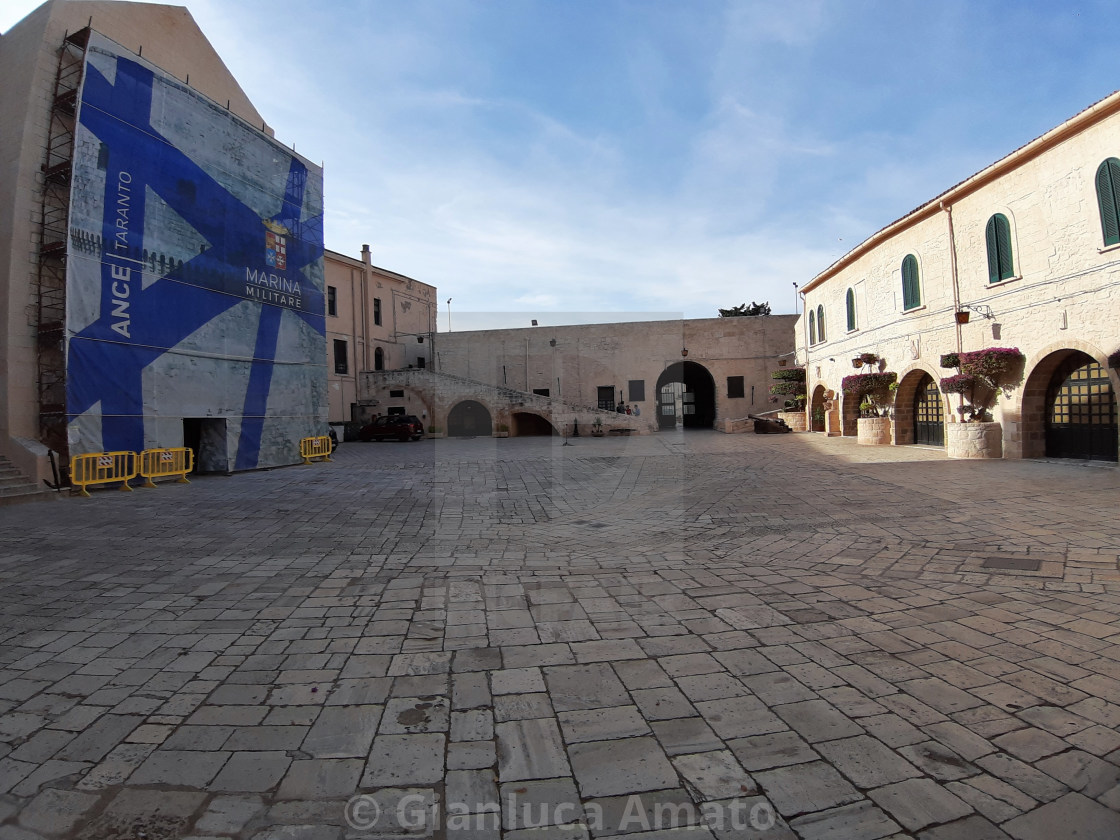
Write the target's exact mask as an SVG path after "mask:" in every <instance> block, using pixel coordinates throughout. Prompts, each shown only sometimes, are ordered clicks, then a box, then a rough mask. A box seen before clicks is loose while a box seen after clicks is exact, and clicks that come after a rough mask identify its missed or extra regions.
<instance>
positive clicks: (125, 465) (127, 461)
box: [70, 452, 137, 498]
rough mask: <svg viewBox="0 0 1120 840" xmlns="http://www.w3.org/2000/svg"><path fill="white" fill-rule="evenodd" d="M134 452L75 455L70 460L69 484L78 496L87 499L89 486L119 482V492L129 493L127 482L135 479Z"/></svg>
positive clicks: (135, 460) (129, 488)
mask: <svg viewBox="0 0 1120 840" xmlns="http://www.w3.org/2000/svg"><path fill="white" fill-rule="evenodd" d="M136 467H137V458H136V453H135V452H91V453H89V454H87V455H75V456H73V457H72V458H71V459H70V483H71V484H73V485H74V486H75V487H77V488H78V495H80V496H85V497H87V498H89V491H88V490H87V489H86V488H87V487H88V486H89V485H91V484H109V483H110V482H113V481H119V482H121V487H120V489H121V490H128V491H130V492H131V490H132V488H131V487H129V486H128V482H129V481H131V480H132V479H134V478H136Z"/></svg>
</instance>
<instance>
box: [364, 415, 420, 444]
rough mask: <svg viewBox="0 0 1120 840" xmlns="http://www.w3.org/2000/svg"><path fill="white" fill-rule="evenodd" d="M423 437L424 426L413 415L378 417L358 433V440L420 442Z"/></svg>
mask: <svg viewBox="0 0 1120 840" xmlns="http://www.w3.org/2000/svg"><path fill="white" fill-rule="evenodd" d="M422 437H424V424H423V423H421V422H420V418H419V417H416V416H415V415H413V414H389V415H387V416H385V417H378V418H377V419H376V420H374V421H373V422H372V423H369V424H367V425H365V426H362V428H361V429H360V430H359V431H358V440H364V441H370V440H385V438H396V439H397V440H408V439H410V438H411V439H412V440H420V438H422Z"/></svg>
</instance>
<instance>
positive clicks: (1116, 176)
mask: <svg viewBox="0 0 1120 840" xmlns="http://www.w3.org/2000/svg"><path fill="white" fill-rule="evenodd" d="M1117 188H1120V160H1117V159H1116V158H1109V159H1108V160H1106V161H1105V162H1104V163H1102V164H1101V165H1100V168H1099V169H1097V204H1098V205H1099V207H1100V211H1101V232H1102V233H1103V234H1104V244H1105V246H1108V245H1120V201H1117V196H1116V192H1117Z"/></svg>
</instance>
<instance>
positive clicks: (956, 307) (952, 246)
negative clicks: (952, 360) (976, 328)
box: [939, 201, 962, 353]
mask: <svg viewBox="0 0 1120 840" xmlns="http://www.w3.org/2000/svg"><path fill="white" fill-rule="evenodd" d="M939 204H940V206H941V209H942V210H944V211H945V218H946V219H948V221H949V276H950V278H951V279H952V281H953V328H954V329H955V330H956V333H957V352H958V353H960V352H961V349H962V345H961V325H960V323H959V322H958V321H957V313H958V312H959V311H960V309H961V289H960V283H959V282H958V280H957V238H956V235H955V233H954V231H953V207H952V205H949V204H946V203H945V202H944V201H942V202H939Z"/></svg>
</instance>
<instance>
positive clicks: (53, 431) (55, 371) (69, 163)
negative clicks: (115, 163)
mask: <svg viewBox="0 0 1120 840" xmlns="http://www.w3.org/2000/svg"><path fill="white" fill-rule="evenodd" d="M89 35H90V29H89V27H88V26H87V27H86V28H85V29H81V30H79V31H78V32H74V33H72V34H68V35H67V36H66V38H65V39H64V40H63V42H62V47H61V49H60V50H59V56H58V72H57V74H56V76H55V84H54V95H53V98H52V100H51V111H50V127H49V129H48V131H47V143H46V154H45V156H44V161H43V165H42V174H43V181H42V199H41V204H40V208H39V209H40V214H39V231H38V233H39V241H38V243H37V245H38V249H37V253H38V260H37V262H36V273H35V315H36V321H35V327H36V331H37V357H38V362H37V376H36V386H37V390H38V399H39V439H40V441H41V442H42V443H43V444H44V445H45V446H47V447H48V448H50V449H53V450H54V451H56V452H58V453H59V454H60V455H61V461H62V463H63V464H65V463H66V462H67V459H68V450H69V447H68V445H67V437H66V257H67V251H68V248H67V241H68V237H69V223H70V179H71V174H72V171H73V163H74V130H75V127H76V122H77V114H78V95H79V92H80V89H81V84H82V73H83V71H84V68H85V55H86V47H87V45H88V44H89Z"/></svg>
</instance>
